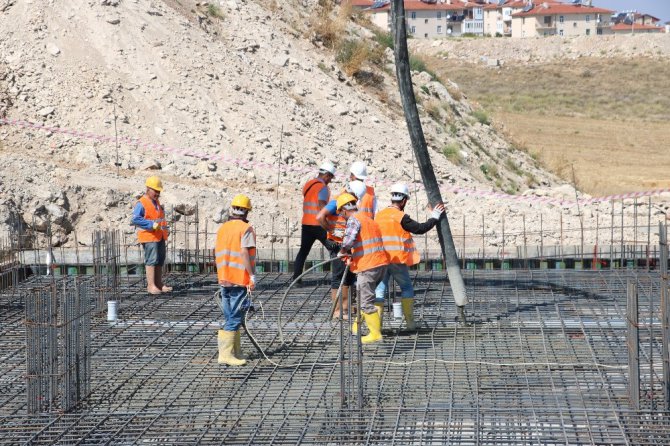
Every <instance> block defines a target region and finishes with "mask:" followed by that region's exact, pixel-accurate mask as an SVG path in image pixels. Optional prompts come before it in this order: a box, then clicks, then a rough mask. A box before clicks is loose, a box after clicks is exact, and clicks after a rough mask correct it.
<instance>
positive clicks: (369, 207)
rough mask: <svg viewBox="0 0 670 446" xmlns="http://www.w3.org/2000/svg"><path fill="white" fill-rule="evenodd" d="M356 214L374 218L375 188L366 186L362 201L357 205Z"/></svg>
mask: <svg viewBox="0 0 670 446" xmlns="http://www.w3.org/2000/svg"><path fill="white" fill-rule="evenodd" d="M358 212H359V213H361V212H362V213H363V214H365V215H367V216H368V217H370V218H375V188H374V187H372V186H367V189H366V190H365V195H363V199H362V200H361V201H360V202H359V203H358Z"/></svg>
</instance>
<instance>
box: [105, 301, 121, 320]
mask: <svg viewBox="0 0 670 446" xmlns="http://www.w3.org/2000/svg"><path fill="white" fill-rule="evenodd" d="M118 308H119V302H118V301H116V300H110V301H108V302H107V320H108V321H109V322H114V321H116V312H117V309H118Z"/></svg>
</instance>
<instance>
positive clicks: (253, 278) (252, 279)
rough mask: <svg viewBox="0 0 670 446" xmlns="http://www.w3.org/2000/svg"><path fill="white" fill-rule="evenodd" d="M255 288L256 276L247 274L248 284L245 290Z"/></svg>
mask: <svg viewBox="0 0 670 446" xmlns="http://www.w3.org/2000/svg"><path fill="white" fill-rule="evenodd" d="M255 289H256V276H255V275H254V274H252V275H251V276H249V285H247V290H249V291H253V290H255Z"/></svg>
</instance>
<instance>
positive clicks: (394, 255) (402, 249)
mask: <svg viewBox="0 0 670 446" xmlns="http://www.w3.org/2000/svg"><path fill="white" fill-rule="evenodd" d="M408 200H409V189H408V187H407V185H406V184H403V183H396V184H394V185H393V186H391V206H389V207H387V208H386V209H382V210H381V211H379V213H377V216H376V217H375V222H377V224H378V225H379V229H380V230H381V233H382V240H383V242H384V249H385V250H386V252H387V253H388V254H389V257H390V264H389V266H388V269H387V270H386V274H385V275H384V279H383V280H382V281H381V282H380V283H379V285H378V286H377V289H376V291H375V294H376V298H375V306H376V307H377V309H378V311H379V314H380V316H382V317H383V315H382V311H383V309H384V295H385V294H386V289H387V288H388V283H389V278H390V277H391V276H393V279H394V280H395V281H396V282H398V285H399V286H400V298H401V302H402V311H403V315H404V316H405V322H406V324H407V329H408V330H415V329H416V324H415V322H414V287H413V285H412V279H411V278H410V277H409V267H410V266H412V265H416V264H417V263H419V261H420V260H421V257H420V256H419V253H418V251H417V250H416V247H415V245H414V240H413V239H412V234H424V233H426V232H428V231H430V230H431V229H432V228H433V227H435V225H436V224H437V222H438V221H439V220H440V217H441V216H442V214H444V205H443V204H441V203H440V204H438V205H437V206H435V208H434V209H433V212H432V215H431V218H429V219H428V221H426V222H425V223H418V222H416V221H414V220H412V219H411V218H410V216H409V215H407V214H405V212H404V210H405V206H406V205H407V201H408Z"/></svg>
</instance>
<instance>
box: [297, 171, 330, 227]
mask: <svg viewBox="0 0 670 446" xmlns="http://www.w3.org/2000/svg"><path fill="white" fill-rule="evenodd" d="M324 187H325V188H328V186H326V183H324V181H323V180H322V179H320V178H313V179H311V180H309V181H308V182H307V183H305V185H304V186H303V188H302V196H303V202H302V224H303V225H310V226H319V222H318V221H317V220H316V214H318V213H319V211H320V210H321V208H320V207H319V192H321V190H322V189H323V188H324ZM328 196H329V197H330V191H329V192H328ZM326 201H328V200H326Z"/></svg>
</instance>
